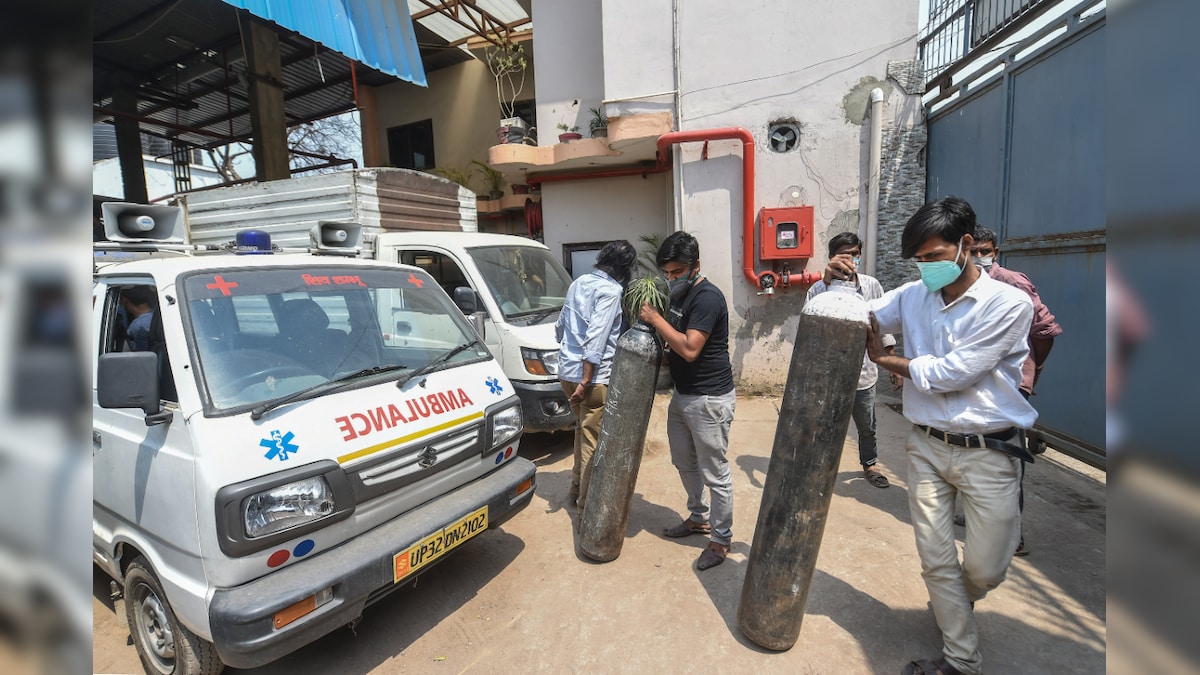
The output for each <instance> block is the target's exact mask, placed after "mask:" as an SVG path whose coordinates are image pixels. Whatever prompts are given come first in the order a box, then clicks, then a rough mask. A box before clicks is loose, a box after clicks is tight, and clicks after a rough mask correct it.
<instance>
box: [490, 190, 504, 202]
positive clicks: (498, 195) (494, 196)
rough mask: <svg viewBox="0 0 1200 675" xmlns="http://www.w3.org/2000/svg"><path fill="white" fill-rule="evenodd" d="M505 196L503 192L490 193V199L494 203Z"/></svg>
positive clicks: (493, 191)
mask: <svg viewBox="0 0 1200 675" xmlns="http://www.w3.org/2000/svg"><path fill="white" fill-rule="evenodd" d="M503 196H504V191H503V190H492V191H491V192H489V193H488V199H489V200H490V201H493V202H494V201H496V200H497V199H500V198H501V197H503Z"/></svg>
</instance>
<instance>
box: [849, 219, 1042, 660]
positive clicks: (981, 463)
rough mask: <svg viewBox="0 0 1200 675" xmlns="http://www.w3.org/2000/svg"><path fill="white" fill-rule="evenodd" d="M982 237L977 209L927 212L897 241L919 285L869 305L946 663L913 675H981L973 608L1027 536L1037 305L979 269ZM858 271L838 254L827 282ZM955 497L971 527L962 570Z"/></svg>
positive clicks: (871, 338)
mask: <svg viewBox="0 0 1200 675" xmlns="http://www.w3.org/2000/svg"><path fill="white" fill-rule="evenodd" d="M975 227H976V223H975V211H974V210H973V209H972V208H971V205H970V204H968V203H967V202H966V201H964V200H962V199H959V198H957V197H946V198H945V199H942V200H940V201H936V202H932V203H929V204H926V205H925V206H923V207H921V208H920V209H918V210H917V212H916V213H915V214H913V216H912V218H910V219H909V220H908V223H906V224H905V226H904V232H903V234H902V235H901V240H900V241H901V255H902V256H903V257H904V258H915V259H916V261H917V266H918V268H919V269H920V273H921V280H920V281H914V282H910V283H907V284H905V285H903V286H901V287H900V288H897V289H895V290H893V291H889V292H888V293H885V294H884V296H883V297H882V298H880V299H879V300H873V301H869V302H868V306H869V307H870V309H871V317H870V328H869V330H868V337H867V355H868V356H869V357H870V359H871V360H872V361H874V362H875V363H876V364H877V365H878V366H879V367H881V368H884V369H886V370H888V371H890V372H893V373H896V374H898V375H901V376H903V377H904V378H905V380H904V416H905V417H907V418H908V419H909V420H910V421H911V422H912V423H913V429H912V431H910V432H909V435H908V439H907V441H906V442H905V451H906V453H907V455H908V505H909V510H910V512H911V516H912V523H913V533H914V535H915V538H916V544H917V553H918V554H919V555H920V558H921V575H922V577H923V578H924V580H925V587H926V588H927V589H928V591H929V599H930V605H931V606H932V607H933V613H934V616H935V617H936V618H937V623H938V627H939V628H940V629H941V631H942V642H943V650H942V658H941V659H939V660H937V661H936V662H935V661H932V660H924V659H922V660H919V661H913V662H911V663H909V664H908V665H907V666H906V667H905V669H904V671H903V672H904V673H911V674H918V673H920V674H934V673H940V674H941V675H956V674H958V673H967V674H969V675H977V674H978V673H981V672H983V659H982V657H981V655H980V653H979V630H978V627H977V625H976V623H975V616H974V606H975V602H977V601H979V600H981V599H982V598H983V597H984V596H986V595H987V593H988V591H990V590H991V589H993V588H995V587H996V586H998V585H999V584H1000V582H1002V581H1003V580H1004V577H1005V575H1006V574H1007V572H1008V566H1009V564H1010V563H1011V562H1012V553H1013V551H1014V550H1016V547H1017V542H1018V540H1019V538H1020V526H1021V521H1020V512H1019V510H1018V504H1017V499H1018V489H1019V477H1020V462H1021V461H1022V459H1027V460H1030V461H1031V460H1032V456H1030V455H1029V454H1028V451H1027V450H1025V448H1024V447H1022V446H1020V445H1018V441H1019V439H1020V434H1019V430H1020V429H1028V428H1029V427H1031V426H1032V425H1033V422H1034V420H1035V419H1037V412H1036V411H1035V410H1034V409H1033V408H1032V407H1031V406H1030V405H1029V403H1028V402H1027V401H1026V400H1025V397H1024V396H1022V395H1021V391H1020V388H1019V387H1020V383H1021V364H1022V363H1023V362H1024V361H1025V359H1026V357H1027V356H1028V355H1029V346H1028V342H1027V338H1028V336H1029V326H1030V322H1031V319H1032V317H1033V303H1032V302H1030V300H1029V296H1027V295H1025V294H1024V293H1022V292H1021V291H1019V290H1017V289H1015V288H1013V287H1012V286H1008V285H1007V284H1003V283H1000V282H999V281H996V280H994V279H992V278H991V277H989V276H987V275H986V274H981V273H980V271H979V268H978V267H976V266H975V265H974V264H973V263H972V261H971V246H972V244H973V243H974V237H973V234H974V232H975ZM854 272H855V268H854V263H853V261H852V260H851V259H850V257H849V256H835V257H834V258H833V259H832V260H830V262H829V265H828V266H827V267H826V268H825V280H826V281H831V280H832V279H835V278H842V279H844V278H848V277H849V276H850V275H852V274H853V273H854ZM885 331H886V332H893V331H899V332H901V333H903V334H904V339H905V351H906V352H908V353H909V354H912V357H911V358H908V357H904V356H897V355H894V354H887V353H886V352H885V351H884V348H883V342H882V336H883V333H884V332H885ZM956 496H961V498H962V501H963V509H964V511H965V512H966V517H967V525H966V542H965V544H964V546H963V553H962V561H961V563H960V562H959V557H958V548H957V546H956V544H955V539H954V501H955V497H956Z"/></svg>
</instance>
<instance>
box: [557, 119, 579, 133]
mask: <svg viewBox="0 0 1200 675" xmlns="http://www.w3.org/2000/svg"><path fill="white" fill-rule="evenodd" d="M558 130H559V131H561V132H563V133H564V134H574V133H578V132H579V127H578V126H574V127H569V126H567V123H566V122H559V123H558Z"/></svg>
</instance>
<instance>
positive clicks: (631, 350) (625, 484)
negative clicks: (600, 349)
mask: <svg viewBox="0 0 1200 675" xmlns="http://www.w3.org/2000/svg"><path fill="white" fill-rule="evenodd" d="M661 360H662V345H661V344H660V343H659V341H658V336H656V335H655V334H654V329H653V328H651V327H650V326H647V325H646V324H644V323H642V322H641V321H639V322H637V323H636V324H634V326H633V327H632V328H630V329H629V330H627V331H625V334H624V335H622V336H621V337H620V339H618V340H617V354H616V356H615V357H614V358H613V367H612V377H611V378H610V379H609V381H608V398H607V399H605V401H604V417H602V418H601V420H600V434H599V437H598V438H597V439H596V452H595V454H593V455H592V471H591V478H590V480H589V481H588V489H587V497H586V499H585V501H584V505H583V515H582V517H581V523H580V528H579V548H580V550H582V551H583V554H584V555H586V556H587V557H589V558H591V559H592V560H597V561H600V562H608V561H610V560H616V558H617V556H619V555H621V546H622V545H623V544H624V543H625V526H626V525H627V524H628V523H629V505H630V503H631V502H632V501H633V487H634V484H635V483H637V475H638V467H639V466H641V463H642V446H643V445H644V444H645V442H646V428H647V427H649V426H650V408H651V407H652V406H653V405H654V385H655V383H656V380H657V378H658V364H659V362H660V361H661Z"/></svg>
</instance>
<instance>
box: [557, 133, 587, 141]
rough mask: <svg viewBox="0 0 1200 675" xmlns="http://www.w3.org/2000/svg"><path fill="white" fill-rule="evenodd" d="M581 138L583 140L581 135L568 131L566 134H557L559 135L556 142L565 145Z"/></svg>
mask: <svg viewBox="0 0 1200 675" xmlns="http://www.w3.org/2000/svg"><path fill="white" fill-rule="evenodd" d="M581 138H583V136H582V135H580V134H577V133H575V132H573V131H568V132H566V133H563V134H559V135H558V142H559V143H567V142H569V141H577V140H579V139H581Z"/></svg>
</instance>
